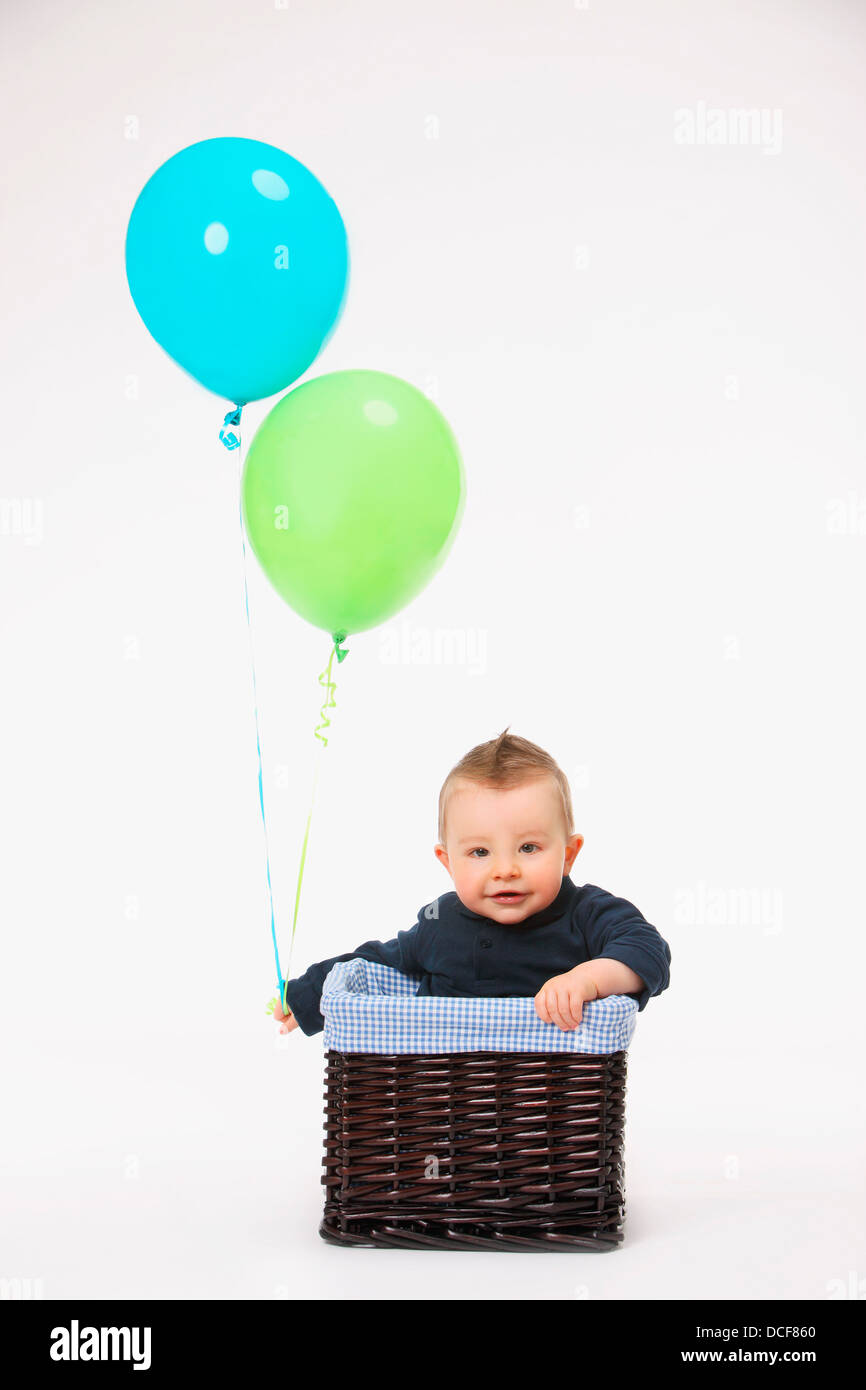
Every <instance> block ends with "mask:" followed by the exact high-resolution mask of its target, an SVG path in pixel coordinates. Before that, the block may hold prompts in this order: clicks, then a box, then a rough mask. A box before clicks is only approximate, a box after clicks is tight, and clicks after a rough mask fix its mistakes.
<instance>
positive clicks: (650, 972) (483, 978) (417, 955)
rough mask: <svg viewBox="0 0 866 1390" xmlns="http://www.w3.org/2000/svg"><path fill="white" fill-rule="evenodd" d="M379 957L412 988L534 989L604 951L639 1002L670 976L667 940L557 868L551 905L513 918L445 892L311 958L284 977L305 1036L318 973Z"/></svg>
mask: <svg viewBox="0 0 866 1390" xmlns="http://www.w3.org/2000/svg"><path fill="white" fill-rule="evenodd" d="M358 957H360V959H361V960H372V961H378V962H380V963H381V964H382V965H390V966H392V967H393V968H394V969H395V970H401V971H402V972H403V973H404V974H405V975H420V977H421V979H420V983H419V985H418V989H417V990H416V994H418V995H422V994H437V995H439V994H448V995H462V996H473V997H477V996H478V995H494V996H496V997H498V998H501V997H503V996H506V997H510V996H515V995H524V996H525V995H529V996H535V995H536V994H537V993H538V991H539V990H540V989H541V986H542V985H543V984H546V983H547V981H548V980H549V979H550V978H551V977H552V976H553V975H562V974H564V973H565V971H566V970H572V969H573V968H574V966H575V965H581V964H582V963H583V962H584V961H587V960H596V959H598V958H599V957H606V958H607V959H609V960H619V961H622V963H623V964H624V965H629V966H631V968H632V970H634V971H635V973H636V974H638V975H639V976H640V977H641V979H642V980H643V982H644V988H643V989H642V990H640V991H639V992H635V993H634V994H633V995H632V998H636V999H637V1001H638V1009H643V1008H645V1007H646V1002H647V1000H648V999H650V998H652V996H653V995H654V994H661V992H662V990H663V989H667V986H668V984H669V983H670V970H669V967H670V962H671V953H670V947H669V946H668V944H667V942H666V941H665V940H664V938H663V937H662V936H660V934H659V932H658V931H657V930H656V928H655V927H653V926H651V925H650V923H649V922H648V921H647V920H646V918H645V917H644V916H643V914H642V913H641V912H639V911H638V909H637V908H636V907H635V905H634V903H630V902H629V901H628V900H627V899H626V898H615V897H614V896H613V894H612V893H607V892H605V890H604V889H603V888H597V887H596V886H595V884H592V883H585V884H584V885H583V886H582V887H578V886H577V884H575V883H573V882H572V880H571V879H570V878H569V877H568V876H567V875H566V876H565V877H564V878H563V880H562V886H561V888H560V890H559V892H558V894H557V895H556V897H555V898H554V900H553V902H552V903H550V904H549V905H548V906H547V907H545V908H543V909H542V910H541V912H536V913H533V915H532V916H530V917H526V918H524V920H523V921H522V922H515V923H514V924H511V923H507V922H497V921H494V920H493V918H491V917H485V916H484V915H483V914H482V913H480V912H473V910H472V909H471V908H469V907H466V906H465V905H464V904H463V903H462V902H461V901H460V899H459V898H458V896H457V894H456V893H454V892H451V893H443V894H442V896H441V897H439V898H436V899H435V900H434V901H433V902H432V903H427V904H426V906H425V907H422V908H421V910H420V912H419V913H418V920H417V922H416V923H415V925H414V926H413V927H410V928H409V930H408V931H401V932H398V933H397V935H396V936H395V937H393V938H392V939H391V940H390V941H365V942H364V943H363V945H361V946H359V947H358V948H357V950H355V951H346V952H345V954H344V955H342V956H332V957H331V959H330V960H323V961H319V962H318V964H316V965H311V966H310V968H309V970H307V971H305V973H304V974H303V975H299V976H298V977H297V978H296V979H294V980H289V981H288V982H287V984H286V999H287V1001H288V1005H289V1008H290V1009H291V1011H292V1013H293V1014H294V1015H295V1018H296V1019H297V1020H298V1027H299V1028H300V1029H301V1030H302V1031H303V1032H304V1033H310V1034H312V1033H321V1031H322V1029H323V1028H324V1026H325V1020H324V1018H323V1017H322V1013H321V1010H320V1008H319V1001H320V999H321V997H322V985H323V984H324V982H325V976H326V975H327V973H328V971H329V970H330V969H331V966H332V965H335V964H336V963H337V961H340V960H355V959H357V958H358Z"/></svg>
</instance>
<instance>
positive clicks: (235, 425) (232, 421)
mask: <svg viewBox="0 0 866 1390" xmlns="http://www.w3.org/2000/svg"><path fill="white" fill-rule="evenodd" d="M242 409H243V407H242V406H238V407H237V408H236V409H235V410H231V411H229V413H228V415H227V416H226V418H225V424H224V425H223V428H222V429H221V430H220V439H221V440H222V442H223V444H225V446H226V448H227V449H237V450H238V517H239V519H240V527H241V559H242V569H243V577H244V610H245V612H246V615H247V633H248V635H249V642H250V667H251V670H252V677H253V714H254V717H255V723H256V754H257V757H258V763H259V807H260V809H261V813H262V830H263V831H264V836H265V869H266V872H267V878H268V899H269V902H270V908H271V940H272V941H273V943H274V960H275V961H276V966H277V988H278V989H279V991H280V995H282V991H283V975H282V971H281V970H280V953H279V951H278V950H277V927H276V919H275V917H274V890H273V886H272V883H271V851H270V847H269V845H268V822H267V819H266V817H265V793H264V779H263V776H262V740H261V734H260V730H259V697H258V691H257V689H256V655H255V649H254V645H253V627H252V623H251V621H250V591H249V585H248V583H247V543H246V537H245V535H244V511H243V491H242V481H243V480H242V467H241V461H240V460H241V455H240V447H241V431H240V421H241V410H242ZM229 426H231V429H229ZM230 440H231V442H229V441H230Z"/></svg>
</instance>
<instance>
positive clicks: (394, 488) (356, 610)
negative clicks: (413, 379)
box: [241, 371, 466, 636]
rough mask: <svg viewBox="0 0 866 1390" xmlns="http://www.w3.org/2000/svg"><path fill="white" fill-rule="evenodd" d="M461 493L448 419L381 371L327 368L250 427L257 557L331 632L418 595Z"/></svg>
mask: <svg viewBox="0 0 866 1390" xmlns="http://www.w3.org/2000/svg"><path fill="white" fill-rule="evenodd" d="M465 499H466V483H465V477H464V472H463V463H462V460H461V458H460V454H459V451H458V448H457V443H456V440H455V439H454V436H453V434H452V433H451V430H450V428H449V426H448V424H447V422H446V420H445V419H444V417H443V416H442V415H441V414H440V412H439V411H438V410H437V409H436V406H435V405H433V404H432V402H431V401H430V400H428V398H427V397H426V396H425V395H424V394H423V393H422V392H421V391H419V390H418V389H417V388H416V387H414V386H410V385H409V383H408V382H407V381H403V380H402V379H401V378H400V377H397V376H389V375H388V374H387V373H385V372H368V371H348V372H330V373H328V374H327V375H325V376H319V377H314V378H313V379H312V380H311V381H307V382H305V383H304V385H303V386H298V387H296V388H295V390H294V391H290V392H289V394H288V395H287V396H284V397H283V399H282V400H281V401H279V402H278V403H277V405H275V406H274V408H273V410H271V411H270V413H269V414H268V415H267V416H266V418H265V419H264V420H263V421H262V423H261V425H260V426H259V428H258V430H257V431H256V433H255V436H254V438H253V442H252V444H251V445H250V447H249V451H248V453H247V458H246V463H245V465H244V472H243V480H242V484H241V502H242V507H243V518H244V525H245V527H246V531H247V535H248V536H249V539H250V544H251V545H252V548H253V550H254V552H255V555H256V558H257V559H258V561H259V564H260V565H261V567H262V569H263V570H264V572H265V574H266V575H267V577H268V579H269V580H270V582H271V584H273V586H274V588H275V589H276V591H277V593H278V594H280V595H281V597H282V598H284V599H285V601H286V603H288V604H290V606H291V607H292V608H294V610H295V612H296V613H299V614H300V616H301V617H302V618H305V619H306V620H307V622H309V623H313V624H314V626H316V627H320V628H324V629H325V631H326V632H329V633H330V634H331V635H332V636H333V635H335V634H337V633H342V634H344V635H348V634H349V633H351V632H364V631H366V630H367V629H368V628H371V627H376V626H377V625H378V624H379V623H382V622H384V621H385V620H386V619H388V618H390V617H392V616H393V615H394V614H395V613H398V612H399V611H400V609H401V608H403V607H405V605H406V604H407V603H409V602H410V601H411V600H412V599H413V598H414V597H415V596H416V594H419V593H420V592H421V590H422V589H423V588H424V586H425V585H426V584H428V583H429V581H430V580H431V579H432V577H433V575H434V574H435V573H436V571H437V570H438V569H439V567H440V566H441V564H442V563H443V561H444V559H445V557H446V555H447V554H448V551H449V550H450V548H451V544H452V542H453V540H454V537H455V535H456V534H457V530H458V528H459V526H460V522H461V520H462V517H463V510H464V506H465Z"/></svg>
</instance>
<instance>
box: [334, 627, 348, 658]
mask: <svg viewBox="0 0 866 1390" xmlns="http://www.w3.org/2000/svg"><path fill="white" fill-rule="evenodd" d="M348 635H349V634H348V632H335V633H334V649H335V651H336V653H337V660H338V661H345V659H346V657H347V656H348V655H349V648H348V647H346V648H345V650H344V649H343V647H342V646H341V645H340V644H341V643H342V642H345V640H346V638H347V637H348Z"/></svg>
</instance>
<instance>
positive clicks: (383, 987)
mask: <svg viewBox="0 0 866 1390" xmlns="http://www.w3.org/2000/svg"><path fill="white" fill-rule="evenodd" d="M415 988H416V984H415V982H414V981H413V980H412V978H411V977H406V976H401V975H399V974H398V972H396V971H393V970H390V969H389V968H388V967H385V966H381V965H378V964H372V963H370V962H364V961H360V960H352V961H349V962H341V963H338V964H337V965H335V966H334V967H333V969H332V971H331V973H330V974H329V976H328V979H327V981H326V984H325V990H324V991H323V996H322V1010H323V1013H324V1014H325V1047H326V1067H327V1070H326V1085H325V1117H326V1118H325V1126H324V1128H325V1157H324V1173H323V1175H322V1182H323V1184H324V1187H325V1211H324V1216H323V1219H322V1223H321V1226H320V1234H321V1235H322V1237H323V1238H324V1239H325V1240H327V1241H330V1242H333V1243H336V1244H340V1245H368V1246H369V1245H373V1246H395V1247H399V1248H403V1249H419V1248H425V1249H430V1248H432V1249H439V1250H610V1249H614V1248H616V1246H617V1245H618V1244H619V1243H620V1242H621V1241H622V1239H623V1222H624V1217H625V1197H624V1163H623V1125H624V1119H625V1081H626V1058H627V1055H628V1054H627V1051H626V1045H627V1043H628V1040H629V1039H630V1038H631V1035H632V1031H633V1028H634V1015H635V1012H636V1009H637V1005H636V1004H635V1002H634V1001H633V1000H631V999H628V998H625V997H623V996H614V997H613V998H611V999H606V1000H596V1001H593V1002H592V1003H589V1004H587V1005H586V1006H585V1009H584V1023H582V1024H581V1026H580V1028H578V1029H575V1030H573V1031H572V1032H570V1033H564V1032H562V1031H561V1030H559V1029H556V1028H554V1027H553V1025H550V1024H542V1023H541V1022H540V1020H539V1019H538V1018H537V1016H536V1014H535V1011H534V1008H533V1005H532V1001H531V1000H530V999H522V998H521V999H500V998H496V999H483V1000H481V999H460V1000H452V999H447V1000H446V999H441V998H436V999H431V998H425V999H415V998H411V997H409V996H410V995H411V994H412V993H413V991H414V989H415ZM443 1044H447V1050H446V1047H445V1046H443ZM602 1048H605V1049H607V1050H602ZM548 1049H549V1050H548Z"/></svg>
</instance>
